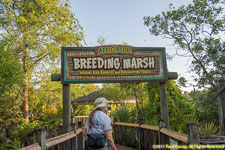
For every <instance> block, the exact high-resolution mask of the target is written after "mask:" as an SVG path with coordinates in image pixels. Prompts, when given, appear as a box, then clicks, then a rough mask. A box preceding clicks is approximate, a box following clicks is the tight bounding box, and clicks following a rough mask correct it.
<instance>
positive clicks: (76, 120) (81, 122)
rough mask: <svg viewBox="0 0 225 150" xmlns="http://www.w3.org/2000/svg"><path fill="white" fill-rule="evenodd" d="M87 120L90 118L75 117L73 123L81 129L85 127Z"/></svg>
mask: <svg viewBox="0 0 225 150" xmlns="http://www.w3.org/2000/svg"><path fill="white" fill-rule="evenodd" d="M87 119H88V116H75V117H74V118H73V123H75V124H76V125H78V126H79V127H83V126H85V123H86V121H87Z"/></svg>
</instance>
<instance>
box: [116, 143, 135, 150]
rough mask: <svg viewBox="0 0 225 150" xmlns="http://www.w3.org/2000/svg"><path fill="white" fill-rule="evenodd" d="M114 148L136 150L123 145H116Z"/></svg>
mask: <svg viewBox="0 0 225 150" xmlns="http://www.w3.org/2000/svg"><path fill="white" fill-rule="evenodd" d="M116 148H117V150H137V149H133V148H131V147H126V146H124V145H119V144H116Z"/></svg>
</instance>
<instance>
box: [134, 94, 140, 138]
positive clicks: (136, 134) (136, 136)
mask: <svg viewBox="0 0 225 150" xmlns="http://www.w3.org/2000/svg"><path fill="white" fill-rule="evenodd" d="M135 93H136V92H135ZM135 98H136V114H135V119H134V123H135V124H136V123H137V122H138V113H139V105H138V98H137V95H136V94H135ZM135 139H136V141H137V142H139V140H138V139H139V138H138V132H137V129H136V130H135Z"/></svg>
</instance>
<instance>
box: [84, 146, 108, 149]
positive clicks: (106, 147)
mask: <svg viewBox="0 0 225 150" xmlns="http://www.w3.org/2000/svg"><path fill="white" fill-rule="evenodd" d="M88 150H110V148H109V147H108V146H105V147H103V148H92V147H88Z"/></svg>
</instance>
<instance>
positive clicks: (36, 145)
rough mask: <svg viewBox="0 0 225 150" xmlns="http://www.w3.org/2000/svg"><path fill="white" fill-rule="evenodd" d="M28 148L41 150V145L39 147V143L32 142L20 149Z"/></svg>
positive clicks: (25, 149) (26, 149) (28, 149)
mask: <svg viewBox="0 0 225 150" xmlns="http://www.w3.org/2000/svg"><path fill="white" fill-rule="evenodd" d="M30 149H32V150H41V147H40V145H39V143H34V144H32V145H29V146H26V147H23V148H21V149H20V150H30Z"/></svg>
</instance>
